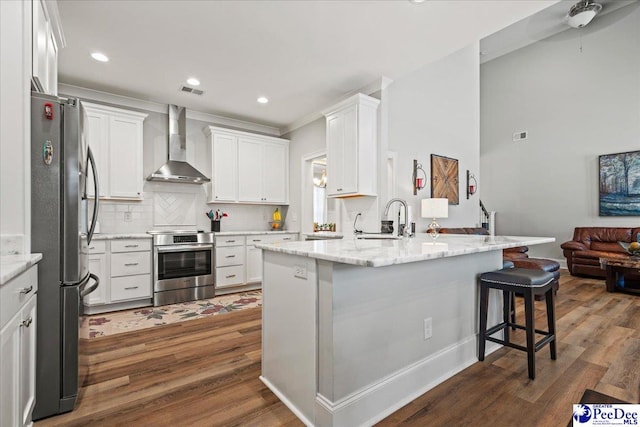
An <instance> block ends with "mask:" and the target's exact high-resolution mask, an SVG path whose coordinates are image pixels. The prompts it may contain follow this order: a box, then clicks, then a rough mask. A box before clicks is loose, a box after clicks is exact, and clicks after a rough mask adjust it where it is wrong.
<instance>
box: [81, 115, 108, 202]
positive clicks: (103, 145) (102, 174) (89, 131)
mask: <svg viewBox="0 0 640 427" xmlns="http://www.w3.org/2000/svg"><path fill="white" fill-rule="evenodd" d="M85 110H86V112H87V124H86V126H85V129H84V131H85V135H86V138H87V143H88V144H89V147H91V151H92V152H93V156H94V157H95V160H96V171H97V173H98V181H99V183H100V195H99V196H100V197H107V196H108V195H109V180H108V179H107V174H108V173H109V145H108V143H107V141H108V139H109V116H107V115H106V114H104V113H99V112H96V111H92V110H91V109H89V108H85ZM93 188H94V186H93V174H91V173H90V174H89V182H88V183H87V192H88V194H89V195H90V196H95V194H93Z"/></svg>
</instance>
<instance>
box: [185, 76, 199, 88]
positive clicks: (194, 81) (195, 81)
mask: <svg viewBox="0 0 640 427" xmlns="http://www.w3.org/2000/svg"><path fill="white" fill-rule="evenodd" d="M187 83H189V84H190V85H191V86H200V80H198V79H196V78H195V77H190V78H188V79H187Z"/></svg>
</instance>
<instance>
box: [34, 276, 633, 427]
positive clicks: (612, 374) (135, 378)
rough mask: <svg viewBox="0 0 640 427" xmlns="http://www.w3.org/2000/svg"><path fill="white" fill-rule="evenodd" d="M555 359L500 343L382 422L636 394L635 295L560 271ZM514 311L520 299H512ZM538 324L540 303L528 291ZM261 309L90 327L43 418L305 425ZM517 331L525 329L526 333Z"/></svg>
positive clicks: (415, 422) (545, 418)
mask: <svg viewBox="0 0 640 427" xmlns="http://www.w3.org/2000/svg"><path fill="white" fill-rule="evenodd" d="M560 283H561V285H560V291H559V292H558V298H557V302H556V313H557V319H558V320H557V330H558V337H559V345H558V359H557V360H556V361H551V360H550V358H549V350H548V347H545V348H543V349H541V350H540V351H539V352H538V354H537V356H536V379H535V380H534V381H530V380H529V379H528V378H527V362H526V354H525V353H523V352H520V351H517V350H513V349H505V348H502V349H500V350H498V351H496V352H495V353H493V354H491V355H489V356H487V358H486V359H485V361H484V362H478V363H475V364H474V365H472V366H470V367H469V368H467V369H465V370H464V371H462V372H461V373H459V374H458V375H456V376H454V377H453V378H450V379H449V380H447V381H446V382H444V383H443V384H440V385H439V386H437V387H435V388H434V389H432V390H430V391H429V392H427V393H425V394H424V395H422V396H420V397H419V398H417V399H416V400H414V401H412V402H410V403H409V404H407V405H406V406H404V407H403V408H401V409H400V410H398V411H396V412H395V413H393V414H392V415H390V416H389V417H387V418H386V419H384V420H383V421H382V422H380V423H379V424H378V425H380V426H396V425H408V426H469V425H477V426H482V425H491V426H513V425H520V426H563V425H566V424H567V422H568V421H569V419H570V418H571V412H572V406H571V405H572V404H573V403H577V402H578V401H579V400H580V397H581V396H582V393H583V392H584V390H585V389H587V388H591V389H594V390H597V391H599V392H601V393H605V394H608V395H611V396H613V397H617V398H619V399H622V400H625V401H628V402H634V403H636V402H638V401H639V398H640V390H639V386H640V369H638V366H639V365H640V363H639V362H640V297H637V296H631V295H625V294H619V293H615V294H610V293H606V292H605V291H604V280H592V279H583V278H574V277H571V276H569V275H567V274H563V275H562V277H561V280H560ZM518 310H519V320H521V319H522V312H521V311H522V304H521V302H519V305H518ZM536 311H537V320H538V319H539V322H540V323H538V324H540V325H541V324H543V323H544V319H545V311H544V302H536ZM260 327H261V310H260V309H259V308H258V309H248V310H244V311H240V312H235V313H229V314H225V315H221V316H212V317H210V318H205V319H198V320H191V321H187V322H182V323H177V324H173V325H167V326H162V327H157V328H152V329H147V330H143V331H136V332H130V333H125V334H120V335H115V336H107V337H103V338H96V339H93V340H91V341H90V342H89V345H88V346H87V362H88V366H89V375H88V376H87V378H86V380H85V382H84V386H83V388H82V389H81V390H80V398H79V402H78V404H77V407H76V410H75V411H73V412H71V413H68V414H64V415H60V416H57V417H52V418H49V419H46V420H42V421H40V422H37V423H36V427H44V426H89V425H90V426H115V425H125V426H132V425H139V426H165V425H166V426H169V425H170V426H192V425H193V426H234V425H238V426H301V425H302V423H301V422H300V421H299V420H298V419H297V418H296V417H295V416H294V415H293V413H291V411H289V409H287V408H286V407H285V406H284V405H283V404H282V403H281V402H280V401H279V400H278V398H277V397H276V396H275V395H274V394H273V393H271V391H269V390H268V389H267V388H266V387H265V386H264V385H263V384H262V382H261V381H260V380H259V379H258V376H259V375H260V354H261V342H260V335H261V331H260ZM518 333H520V332H519V331H516V332H515V333H514V334H515V335H514V336H516V337H518V336H519V337H520V338H521V339H522V341H524V338H523V336H522V334H521V333H520V335H518Z"/></svg>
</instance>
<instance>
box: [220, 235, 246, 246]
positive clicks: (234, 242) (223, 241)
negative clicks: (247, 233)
mask: <svg viewBox="0 0 640 427" xmlns="http://www.w3.org/2000/svg"><path fill="white" fill-rule="evenodd" d="M215 239H216V247H222V246H243V245H244V236H216V238H215Z"/></svg>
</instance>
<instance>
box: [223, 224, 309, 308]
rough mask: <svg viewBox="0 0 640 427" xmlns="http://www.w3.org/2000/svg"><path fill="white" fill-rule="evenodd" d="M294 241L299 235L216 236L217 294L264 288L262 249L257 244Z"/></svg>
mask: <svg viewBox="0 0 640 427" xmlns="http://www.w3.org/2000/svg"><path fill="white" fill-rule="evenodd" d="M294 240H298V235H297V234H268V233H265V234H250V235H247V236H241V235H238V236H216V294H217V295H221V294H225V293H231V292H238V291H241V290H249V289H258V288H260V284H261V283H262V249H259V248H256V246H255V245H256V244H262V243H280V242H287V241H294Z"/></svg>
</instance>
